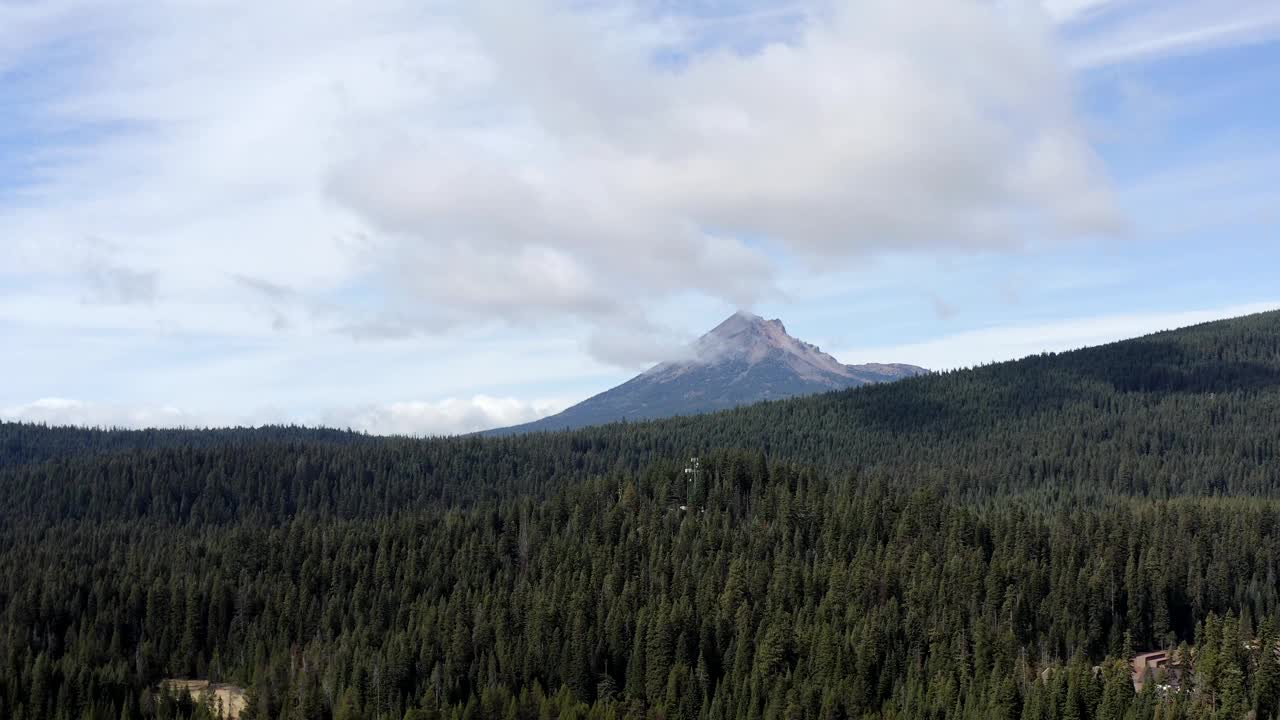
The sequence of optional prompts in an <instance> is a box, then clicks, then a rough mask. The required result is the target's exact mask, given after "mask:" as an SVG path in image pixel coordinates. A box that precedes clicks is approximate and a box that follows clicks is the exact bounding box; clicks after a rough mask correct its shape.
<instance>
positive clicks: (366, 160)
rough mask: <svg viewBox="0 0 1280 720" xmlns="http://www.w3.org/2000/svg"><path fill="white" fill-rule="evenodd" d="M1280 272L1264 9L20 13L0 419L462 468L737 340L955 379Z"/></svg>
mask: <svg viewBox="0 0 1280 720" xmlns="http://www.w3.org/2000/svg"><path fill="white" fill-rule="evenodd" d="M1278 236H1280V4H1277V3H1275V2H1274V0H959V1H957V0H916V1H914V2H910V3H904V2H900V1H899V0H848V1H847V2H825V1H824V0H775V1H774V2H758V1H756V0H691V1H682V2H674V0H634V1H633V2H612V1H609V0H572V1H569V0H563V1H561V2H541V1H540V0H531V1H530V2H525V3H511V2H506V1H502V2H498V1H496V0H468V1H467V2H459V3H449V2H436V1H434V0H360V1H359V2H356V1H346V0H306V2H303V1H302V0H277V1H275V2H270V3H262V2H248V1H246V2H240V1H233V0H226V1H222V0H166V1H164V2H153V3H138V2H134V1H132V0H128V1H126V0H119V1H117V0H92V1H90V0H0V377H3V378H4V380H3V382H0V419H8V420H27V421H38V422H48V423H58V424H64V423H75V424H85V425H95V426H125V427H144V426H178V425H181V426H213V425H257V424H263V423H277V422H290V423H304V424H311V425H314V424H324V425H331V426H337V427H350V428H354V429H359V430H364V431H368V432H373V433H405V434H418V435H438V434H451V433H458V432H468V431H473V430H478V429H482V428H486V427H494V426H501V425H508V424H514V423H518V422H524V421H528V420H532V419H536V418H537V417H540V416H543V415H546V414H549V413H552V412H555V411H558V410H560V409H562V408H564V407H566V406H568V405H570V404H572V403H574V402H576V401H578V400H581V399H583V398H585V397H587V396H590V395H592V394H595V393H597V392H600V391H602V390H604V389H607V388H609V387H612V386H613V385H616V384H618V383H619V382H622V381H623V380H625V379H627V378H629V377H631V376H632V375H634V374H636V373H637V372H638V371H640V370H642V369H644V368H645V367H646V366H648V365H649V364H652V363H654V362H656V361H659V360H661V359H663V358H664V357H670V356H673V354H675V353H676V352H678V350H679V348H680V347H682V346H683V345H684V344H686V343H688V342H689V341H690V340H692V339H693V338H695V337H697V336H698V335H699V334H701V333H702V332H705V331H706V330H708V329H710V328H711V327H713V326H714V325H715V324H717V323H718V322H719V321H720V320H722V319H723V318H724V317H725V316H727V315H729V314H730V313H732V312H734V311H735V310H738V309H744V310H749V311H752V312H756V313H759V314H761V315H765V316H767V317H779V318H781V319H783V320H784V321H785V323H786V325H787V328H788V330H789V331H790V332H791V333H792V334H793V335H796V336H797V337H800V338H802V339H804V340H807V341H810V342H814V343H816V344H818V345H819V346H820V347H822V348H823V349H824V350H826V351H828V352H830V353H832V354H833V355H835V356H836V357H837V358H838V359H840V360H842V361H844V362H849V363H855V362H905V363H913V364H917V365H922V366H925V367H929V368H933V369H944V368H955V367H965V366H971V365H975V364H979V363H985V362H990V361H996V360H1005V359H1011V358H1016V357H1021V356H1025V355H1027V354H1031V353H1036V352H1041V351H1058V350H1066V349H1071V348H1076V347H1081V346H1085V345H1092V344H1098V343H1101V342H1107V341H1111V340H1116V339H1121V338H1124V337H1130V336H1135V335H1141V334H1145V333H1148V332H1154V331H1157V330H1162V329H1168V328H1173V327H1179V326H1183V325H1187V324H1191V323H1195V322H1202V321H1206V320H1211V319H1215V318H1221V317H1230V316H1234V315H1240V314H1245V313H1250V312H1258V311H1262V310H1267V309H1273V308H1277V307H1280V288H1278V287H1277V285H1276V283H1275V278H1276V270H1275V268H1277V267H1280V243H1278V242H1277V240H1278V239H1280V237H1278Z"/></svg>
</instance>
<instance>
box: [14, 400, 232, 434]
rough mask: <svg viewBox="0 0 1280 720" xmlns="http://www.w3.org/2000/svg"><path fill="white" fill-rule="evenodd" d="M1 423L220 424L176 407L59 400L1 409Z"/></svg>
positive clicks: (186, 425) (133, 426) (128, 425)
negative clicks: (6, 421)
mask: <svg viewBox="0 0 1280 720" xmlns="http://www.w3.org/2000/svg"><path fill="white" fill-rule="evenodd" d="M0 420H8V421H11V422H31V423H46V424H49V425H83V426H89V427H106V428H112V427H124V428H144V427H200V426H204V425H211V424H217V423H209V422H202V421H201V420H200V419H199V418H197V417H195V416H192V415H190V414H188V413H185V412H183V411H182V410H180V409H178V408H175V407H163V406H156V407H130V406H122V405H105V404H100V403H91V402H85V401H82V400H72V399H69V398H58V397H49V398H40V399H39V400H35V401H33V402H30V403H26V404H24V405H15V406H12V407H3V408H0Z"/></svg>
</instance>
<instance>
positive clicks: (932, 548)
mask: <svg viewBox="0 0 1280 720" xmlns="http://www.w3.org/2000/svg"><path fill="white" fill-rule="evenodd" d="M1278 449H1280V314H1278V313H1267V314H1262V315H1254V316H1249V317H1246V318H1240V319H1236V320H1231V321H1225V322H1218V323H1210V324H1205V325H1200V326H1196V327H1193V328H1187V329H1183V330H1179V331H1175V332H1170V333H1161V334H1157V335H1152V336H1149V337H1146V338H1140V339H1136V340H1132V341H1127V342H1123V343H1116V344H1111V345H1107V346H1102V347H1098V348H1091V349H1086V350H1081V351H1076V352H1071V353H1062V354H1054V355H1041V356H1035V357H1032V358H1027V359H1025V360H1022V361H1018V362H1013V363H1001V364H995V365H989V366H984V367H980V368H975V369H971V370H964V371H956V372H948V373H937V374H933V375H929V376H925V377H920V378H914V379H909V380H904V381H901V382H898V383H893V384H889V385H881V386H868V387H864V388H858V389H855V390H850V391H844V392H838V393H831V394H826V395H821V396H814V397H809V398H803V399H795V400H787V401H781V402H773V403H765V404H761V405H756V406H751V407H747V408H740V409H737V410H732V411H728V412H723V413H717V414H714V415H705V416H695V417H689V418H676V419H671V420H666V421H658V422H651V423H619V424H614V425H609V426H604V427H600V428H590V429H585V430H580V431H575V432H571V433H545V434H530V435H524V436H518V437H503V438H477V437H466V438H443V439H431V440H414V439H408V438H371V437H367V436H363V435H359V434H351V433H343V432H338V431H325V430H309V429H304V428H266V429H262V430H227V431H149V432H144V433H130V432H120V431H89V430H70V429H64V428H44V427H40V426H33V425H18V424H0V451H2V455H0V623H3V627H2V628H0V663H2V664H0V717H7V718H8V717H11V718H22V719H23V720H42V719H45V718H69V719H70V718H81V717H86V718H87V717H93V718H112V720H114V719H115V718H126V717H128V718H150V717H187V716H190V715H192V714H195V715H201V714H203V713H206V712H207V711H206V710H204V709H200V708H195V709H192V708H191V707H189V706H188V705H184V704H181V703H175V702H173V701H172V700H171V699H168V698H165V697H163V696H162V695H161V694H159V693H157V692H156V690H155V688H156V684H157V682H158V681H159V680H160V679H162V678H166V677H207V678H211V679H214V680H225V681H229V682H235V683H238V684H241V685H244V686H245V687H247V688H249V691H250V697H251V706H250V708H249V710H248V711H247V713H246V716H248V717H252V718H278V717H287V718H306V719H311V718H322V719H325V720H327V719H328V718H394V719H395V720H400V718H404V717H408V716H413V717H442V718H443V717H515V718H526V717H527V718H537V717H600V718H615V717H616V718H622V717H654V718H656V717H665V718H676V717H681V718H689V719H690V720H692V718H755V717H760V718H783V717H786V718H861V717H885V718H989V717H1007V718H1018V717H1027V718H1045V719H1049V718H1053V719H1055V720H1057V719H1061V720H1067V719H1076V718H1079V719H1086V718H1108V719H1109V718H1125V717H1134V718H1155V717H1160V718H1179V717H1187V718H1202V717H1215V718H1217V717H1221V718H1237V717H1244V715H1245V713H1247V712H1251V711H1252V712H1256V713H1257V714H1258V717H1273V716H1274V714H1275V709H1276V708H1277V700H1278V699H1280V669H1277V667H1276V663H1275V656H1274V654H1273V653H1268V652H1265V651H1263V648H1267V647H1272V646H1274V640H1273V638H1274V637H1275V630H1274V621H1275V619H1276V618H1277V612H1278V608H1277V593H1278V591H1280V587H1278V585H1277V558H1280V538H1278V537H1277V533H1276V529H1277V528H1280V498H1277V497H1276V495H1277V491H1280V464H1278V463H1277V461H1276V453H1277V450H1278ZM692 457H697V458H698V462H697V463H694V462H692V461H691V459H690V458H692ZM1180 644H1186V646H1187V649H1186V651H1185V657H1186V658H1188V665H1191V664H1192V663H1194V665H1195V672H1194V673H1189V678H1193V679H1191V680H1189V681H1188V682H1187V683H1185V684H1184V686H1183V687H1181V688H1179V689H1177V690H1176V691H1161V690H1159V689H1157V688H1156V686H1155V684H1148V685H1147V686H1146V687H1145V688H1144V690H1143V692H1142V693H1141V694H1135V693H1134V691H1133V686H1132V683H1131V679H1130V676H1129V673H1128V671H1127V670H1125V669H1124V668H1121V667H1120V663H1119V662H1118V661H1117V659H1118V658H1128V657H1129V656H1130V655H1131V654H1132V653H1133V652H1134V651H1137V650H1145V649H1155V648H1173V647H1176V646H1178V645H1180Z"/></svg>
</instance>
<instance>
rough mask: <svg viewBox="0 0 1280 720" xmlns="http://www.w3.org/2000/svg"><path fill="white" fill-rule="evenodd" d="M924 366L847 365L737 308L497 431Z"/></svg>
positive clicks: (780, 393)
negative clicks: (675, 346)
mask: <svg viewBox="0 0 1280 720" xmlns="http://www.w3.org/2000/svg"><path fill="white" fill-rule="evenodd" d="M924 372H927V371H926V370H925V369H924V368H920V367H916V366H914V365H901V364H893V365H881V364H869V365H844V364H841V363H840V361H838V360H836V359H835V358H833V357H831V356H830V355H828V354H826V353H824V352H822V350H821V349H819V348H818V347H817V346H816V345H811V344H809V343H807V342H804V341H803V340H798V339H796V338H794V337H792V336H791V335H789V334H787V328H786V327H785V326H783V324H782V321H781V320H777V319H774V320H765V319H764V318H762V317H760V316H759V315H753V314H751V313H745V312H737V313H734V314H733V315H731V316H730V317H729V318H728V319H726V320H725V321H724V322H722V323H720V324H719V325H717V326H716V327H715V328H714V329H712V330H711V332H708V333H707V334H706V335H703V336H702V337H700V338H698V340H697V341H696V342H694V343H693V344H692V345H691V346H690V347H689V352H688V353H687V354H686V355H685V357H682V358H680V359H678V360H671V361H668V362H663V363H659V364H658V365H655V366H653V367H651V368H649V369H648V370H646V371H644V372H643V373H641V374H639V375H637V376H636V377H634V378H632V379H630V380H628V381H627V382H625V383H623V384H621V385H619V386H618V387H615V388H613V389H612V390H606V391H605V392H602V393H600V394H599V395H596V396H594V397H591V398H588V399H586V400H584V401H582V402H580V403H578V404H577V405H574V406H573V407H570V408H569V409H567V410H565V411H564V412H561V413H559V414H557V415H552V416H550V417H546V418H543V419H541V420H537V421H535V422H531V423H527V424H524V425H517V426H514V427H510V428H503V429H501V430H497V431H494V432H497V433H508V432H512V433H515V432H530V431H536V430H564V429H566V428H578V427H584V426H587V425H599V424H602V423H608V422H614V421H617V420H623V419H626V420H651V419H655V418H663V417H670V416H673V415H692V414H696V413H704V412H713V411H716V410H725V409H727V408H731V407H736V406H738V405H748V404H750V403H755V402H760V401H761V400H778V399H781V398H788V397H795V396H797V395H811V394H813V393H820V392H826V391H829V390H841V389H844V388H849V387H856V386H858V385H865V384H867V383H878V382H888V381H892V380H898V379H901V378H904V377H911V376H913V375H919V374H921V373H924Z"/></svg>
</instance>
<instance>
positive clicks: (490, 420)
mask: <svg viewBox="0 0 1280 720" xmlns="http://www.w3.org/2000/svg"><path fill="white" fill-rule="evenodd" d="M567 406H568V403H565V402H562V401H554V400H551V401H535V402H526V401H523V400H518V399H516V398H510V397H505V398H500V397H491V396H488V395H476V396H474V397H471V398H446V399H444V400H437V401H434V402H422V401H415V402H396V403H389V404H386V405H370V406H367V407H363V408H354V409H348V410H340V411H334V412H330V413H328V414H326V415H325V416H323V417H322V418H321V421H322V422H323V424H325V425H330V426H333V427H344V428H345V427H350V428H353V429H357V430H363V431H365V432H368V433H372V434H375V435H452V434H457V433H467V432H475V431H478V430H487V429H490V428H496V427H506V426H509V425H518V424H520V423H526V422H531V421H533V420H537V419H539V418H543V417H546V416H547V415H551V414H552V413H556V412H559V411H560V410H563V409H564V408H565V407H567Z"/></svg>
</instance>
